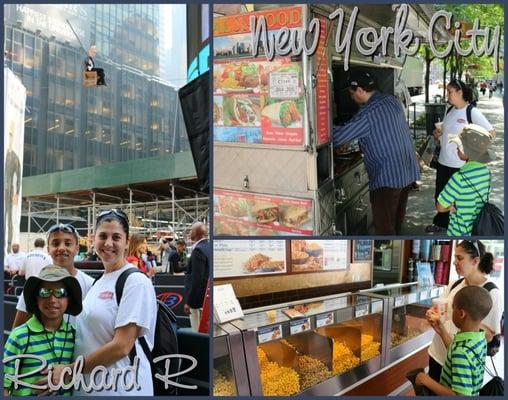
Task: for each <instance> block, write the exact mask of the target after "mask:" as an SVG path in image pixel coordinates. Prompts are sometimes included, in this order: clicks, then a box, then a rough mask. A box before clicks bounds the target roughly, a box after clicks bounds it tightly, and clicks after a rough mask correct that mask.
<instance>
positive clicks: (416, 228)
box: [402, 86, 504, 235]
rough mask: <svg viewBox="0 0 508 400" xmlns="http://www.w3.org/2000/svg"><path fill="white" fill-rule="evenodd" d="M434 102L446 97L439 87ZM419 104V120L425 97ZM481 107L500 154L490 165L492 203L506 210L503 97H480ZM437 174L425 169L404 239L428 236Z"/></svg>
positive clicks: (412, 197) (412, 199)
mask: <svg viewBox="0 0 508 400" xmlns="http://www.w3.org/2000/svg"><path fill="white" fill-rule="evenodd" d="M430 94H431V98H432V96H433V95H434V94H442V89H437V87H436V86H433V87H431V93H430ZM412 99H413V100H414V101H416V102H417V103H418V104H417V106H416V111H417V116H418V114H421V113H423V112H424V105H423V103H424V96H423V95H421V96H415V97H413V98H412ZM477 107H478V108H479V109H480V110H481V111H482V113H483V114H484V115H485V117H486V118H487V119H488V120H489V122H490V123H491V124H492V126H493V127H494V129H495V131H496V138H495V140H494V142H493V146H492V148H493V149H494V150H495V151H496V154H497V156H498V158H497V160H496V161H494V162H491V163H489V169H490V170H491V172H492V193H491V197H490V202H492V203H494V204H495V205H497V206H498V207H499V208H501V209H502V210H503V209H504V201H503V199H504V107H503V98H502V95H501V94H500V93H498V92H496V93H494V96H493V97H492V98H491V99H489V97H488V94H485V95H484V96H482V95H481V93H480V99H479V101H478V105H477ZM435 176H436V171H435V170H434V169H432V168H429V167H426V166H425V167H424V169H423V171H422V182H423V184H422V186H421V187H420V188H419V190H417V191H412V192H411V193H410V195H409V199H408V206H407V212H406V219H405V222H404V226H403V230H402V234H403V235H426V234H427V233H426V232H425V227H426V226H427V225H429V224H431V223H432V217H433V215H434V213H435V208H434V188H435Z"/></svg>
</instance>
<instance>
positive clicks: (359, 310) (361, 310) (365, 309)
mask: <svg viewBox="0 0 508 400" xmlns="http://www.w3.org/2000/svg"><path fill="white" fill-rule="evenodd" d="M368 314H369V305H368V304H364V305H361V306H356V308H355V318H358V317H363V316H364V315H368Z"/></svg>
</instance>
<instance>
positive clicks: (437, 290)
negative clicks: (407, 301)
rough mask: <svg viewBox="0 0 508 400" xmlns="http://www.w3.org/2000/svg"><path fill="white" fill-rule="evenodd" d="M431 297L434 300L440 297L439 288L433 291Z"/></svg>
mask: <svg viewBox="0 0 508 400" xmlns="http://www.w3.org/2000/svg"><path fill="white" fill-rule="evenodd" d="M430 296H431V297H433V298H434V297H438V296H439V288H435V289H432V290H431V294H430Z"/></svg>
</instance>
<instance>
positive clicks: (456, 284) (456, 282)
mask: <svg viewBox="0 0 508 400" xmlns="http://www.w3.org/2000/svg"><path fill="white" fill-rule="evenodd" d="M463 280H464V278H460V279H459V280H458V281H455V282H454V284H453V285H452V287H451V288H450V292H451V291H452V290H453V289H455V288H456V287H457V286H459V285H460V284H461V283H462V281H463Z"/></svg>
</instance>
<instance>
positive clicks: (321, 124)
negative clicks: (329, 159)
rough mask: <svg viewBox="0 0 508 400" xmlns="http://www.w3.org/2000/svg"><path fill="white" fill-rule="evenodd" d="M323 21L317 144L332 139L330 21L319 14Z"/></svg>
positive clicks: (318, 68)
mask: <svg viewBox="0 0 508 400" xmlns="http://www.w3.org/2000/svg"><path fill="white" fill-rule="evenodd" d="M316 18H318V19H319V21H320V23H321V31H320V33H319V42H318V47H317V51H316V63H317V65H316V68H317V72H316V76H317V84H316V131H317V144H318V145H320V144H323V143H326V142H328V141H329V140H330V106H329V100H330V98H329V96H330V92H329V90H328V57H329V55H328V46H327V43H326V36H327V35H328V29H327V28H328V21H327V19H326V18H325V17H322V16H317V17H316Z"/></svg>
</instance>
